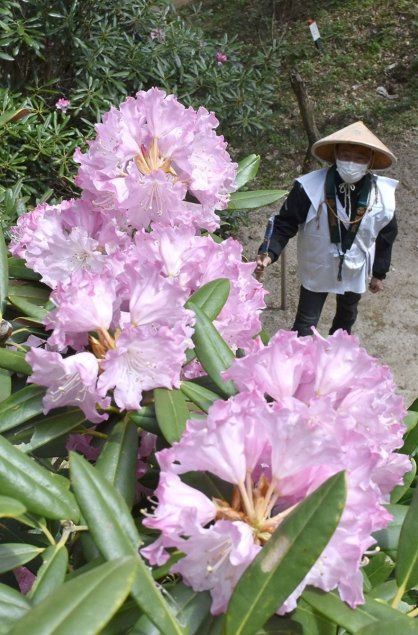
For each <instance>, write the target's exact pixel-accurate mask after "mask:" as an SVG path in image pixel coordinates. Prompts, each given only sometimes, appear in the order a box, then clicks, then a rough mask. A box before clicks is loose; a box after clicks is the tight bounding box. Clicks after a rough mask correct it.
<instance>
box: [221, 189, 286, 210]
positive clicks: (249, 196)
mask: <svg viewBox="0 0 418 635" xmlns="http://www.w3.org/2000/svg"><path fill="white" fill-rule="evenodd" d="M286 194H287V191H286V190H253V191H252V192H232V194H231V197H230V199H229V203H228V208H227V209H256V208H257V207H265V206H266V205H271V204H272V203H276V202H277V201H279V200H280V199H281V198H283V197H284V196H286Z"/></svg>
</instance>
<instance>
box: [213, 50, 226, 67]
mask: <svg viewBox="0 0 418 635" xmlns="http://www.w3.org/2000/svg"><path fill="white" fill-rule="evenodd" d="M215 59H216V61H217V63H218V66H222V64H225V62H227V61H228V56H227V55H226V54H225V53H222V51H218V52H217V53H216V55H215Z"/></svg>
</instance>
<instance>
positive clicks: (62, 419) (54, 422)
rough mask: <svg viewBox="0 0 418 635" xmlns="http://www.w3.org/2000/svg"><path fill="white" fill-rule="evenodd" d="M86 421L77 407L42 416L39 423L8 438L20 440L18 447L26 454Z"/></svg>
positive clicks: (14, 440)
mask: <svg viewBox="0 0 418 635" xmlns="http://www.w3.org/2000/svg"><path fill="white" fill-rule="evenodd" d="M85 421H86V417H85V415H84V413H83V412H82V411H81V410H79V409H78V408H74V409H71V410H68V411H64V412H60V413H59V414H54V415H50V416H48V417H44V418H43V419H42V420H41V421H40V422H39V423H36V425H34V426H33V428H30V429H29V430H25V431H23V432H22V433H19V434H17V435H16V437H12V438H10V441H12V442H13V443H14V444H15V443H16V442H19V441H21V445H19V448H20V449H21V450H22V452H25V453H26V454H27V453H29V452H33V451H34V450H37V449H38V448H42V447H43V446H45V445H47V444H48V443H50V442H51V441H53V440H54V439H59V438H60V437H62V436H63V435H65V434H68V433H69V432H71V431H72V430H74V429H75V428H78V427H80V426H81V425H82V424H83V423H84V422H85Z"/></svg>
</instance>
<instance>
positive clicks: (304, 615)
mask: <svg viewBox="0 0 418 635" xmlns="http://www.w3.org/2000/svg"><path fill="white" fill-rule="evenodd" d="M292 622H296V624H297V625H298V626H299V627H300V630H296V631H295V632H296V633H300V635H303V634H304V633H309V635H337V629H338V626H337V625H336V624H335V623H334V622H331V621H330V620H328V619H327V618H326V617H324V616H323V615H321V614H320V613H318V612H317V611H315V609H313V608H312V606H310V605H309V604H308V603H307V602H305V601H304V600H303V599H302V598H299V600H298V605H297V607H296V609H295V610H294V611H293V612H292ZM287 632H288V633H292V632H293V630H288V631H287Z"/></svg>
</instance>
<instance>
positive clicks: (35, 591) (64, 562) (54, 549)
mask: <svg viewBox="0 0 418 635" xmlns="http://www.w3.org/2000/svg"><path fill="white" fill-rule="evenodd" d="M42 560H43V564H42V566H41V567H40V568H39V571H38V574H37V576H36V580H35V582H34V584H33V586H32V588H31V590H30V592H29V594H28V597H29V598H30V599H31V600H32V603H33V604H39V602H42V600H44V599H45V598H46V597H48V595H50V594H51V593H53V592H54V591H55V589H57V588H58V587H59V586H60V585H61V584H63V582H64V580H65V575H66V573H67V567H68V551H67V549H66V548H65V546H64V545H63V544H59V543H58V544H57V545H51V546H50V547H48V548H47V549H45V551H44V552H43V554H42Z"/></svg>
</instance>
